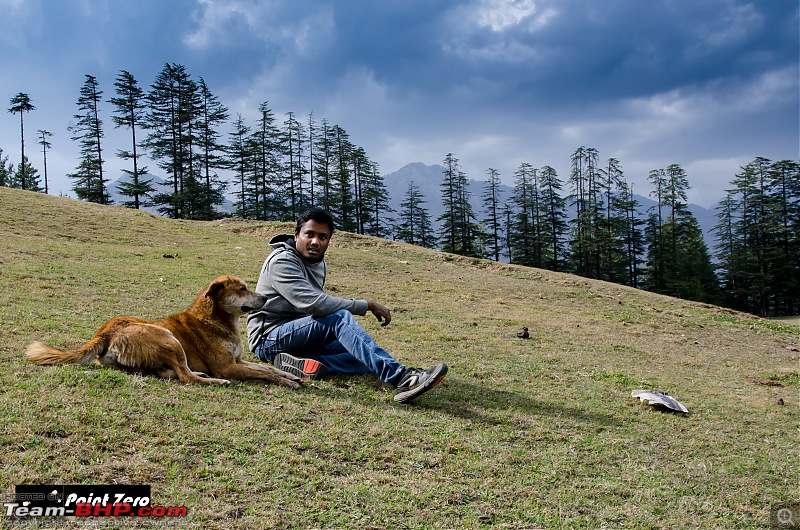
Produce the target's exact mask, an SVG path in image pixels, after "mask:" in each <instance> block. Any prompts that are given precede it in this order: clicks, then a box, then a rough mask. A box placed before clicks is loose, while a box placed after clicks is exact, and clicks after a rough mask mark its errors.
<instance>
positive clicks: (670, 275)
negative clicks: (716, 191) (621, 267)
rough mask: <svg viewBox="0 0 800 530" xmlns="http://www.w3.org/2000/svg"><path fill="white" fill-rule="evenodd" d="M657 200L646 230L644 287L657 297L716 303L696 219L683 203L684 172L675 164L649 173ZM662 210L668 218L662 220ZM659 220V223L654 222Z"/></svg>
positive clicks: (713, 280) (715, 290)
mask: <svg viewBox="0 0 800 530" xmlns="http://www.w3.org/2000/svg"><path fill="white" fill-rule="evenodd" d="M651 179H652V181H653V182H654V183H655V184H656V186H657V191H656V193H657V196H658V197H659V198H660V202H659V208H658V215H656V214H655V213H653V214H651V216H650V219H649V220H648V227H647V229H646V237H647V240H648V241H647V242H648V260H647V263H648V277H647V281H646V283H645V287H646V288H647V289H648V290H650V291H654V292H657V293H661V294H667V295H671V296H677V297H680V298H687V299H690V300H697V301H702V302H715V301H717V300H718V287H719V285H718V280H717V277H716V275H715V274H714V269H713V266H712V264H711V258H710V256H709V253H708V248H707V247H706V244H705V242H704V241H703V234H702V231H701V230H700V226H699V224H698V222H697V219H695V217H694V216H693V215H692V214H691V212H689V210H688V208H687V206H686V203H685V200H686V195H687V194H686V191H687V190H688V188H689V183H688V179H687V178H686V173H685V172H684V171H683V168H681V167H680V166H679V165H677V164H672V165H670V166H669V167H668V168H667V169H666V170H657V171H655V172H651ZM663 208H668V209H669V215H668V217H667V218H666V220H664V219H665V218H664V217H663ZM659 219H660V220H661V223H660V224H659V223H658V221H659Z"/></svg>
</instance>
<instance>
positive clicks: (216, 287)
mask: <svg viewBox="0 0 800 530" xmlns="http://www.w3.org/2000/svg"><path fill="white" fill-rule="evenodd" d="M223 289H225V284H224V283H222V282H214V283H212V284H211V285H209V286H208V290H206V298H216V297H217V295H219V293H221V292H222V290H223Z"/></svg>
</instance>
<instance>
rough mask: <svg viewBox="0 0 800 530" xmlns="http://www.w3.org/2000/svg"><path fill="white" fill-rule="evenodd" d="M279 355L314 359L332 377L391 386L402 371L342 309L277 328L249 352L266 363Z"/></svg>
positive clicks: (387, 353) (399, 365) (294, 321)
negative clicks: (374, 379)
mask: <svg viewBox="0 0 800 530" xmlns="http://www.w3.org/2000/svg"><path fill="white" fill-rule="evenodd" d="M281 352H286V353H288V354H291V355H294V356H296V357H305V358H311V359H316V360H317V361H319V362H321V363H322V364H324V365H325V366H326V367H327V368H328V370H329V371H331V372H333V373H337V372H338V373H342V374H366V373H370V372H372V373H374V374H377V375H378V377H379V378H380V380H381V381H383V382H384V383H391V382H393V381H394V379H395V378H397V377H398V376H399V375H400V374H401V373H402V372H403V369H404V368H405V367H404V366H403V365H402V364H400V363H399V362H397V361H396V360H395V359H394V358H393V357H392V356H391V355H390V354H389V352H387V351H386V350H384V349H383V348H381V347H380V346H378V344H377V343H376V342H375V341H374V340H373V338H372V337H370V336H369V334H368V333H367V332H366V331H365V330H364V328H363V327H361V324H359V323H358V322H357V321H356V319H355V318H353V315H352V314H350V312H349V311H346V310H344V309H342V310H339V311H335V312H333V313H331V314H330V315H326V316H324V317H312V316H307V317H303V318H298V319H297V320H292V321H291V322H287V323H285V324H281V325H280V326H278V327H276V328H275V329H273V330H272V331H270V332H269V333H267V335H266V336H265V337H264V340H262V341H261V343H260V344H259V345H258V346H256V348H255V350H254V351H253V353H255V355H256V357H258V358H259V359H261V360H262V361H266V362H272V360H273V359H274V358H275V356H276V355H277V354H279V353H281Z"/></svg>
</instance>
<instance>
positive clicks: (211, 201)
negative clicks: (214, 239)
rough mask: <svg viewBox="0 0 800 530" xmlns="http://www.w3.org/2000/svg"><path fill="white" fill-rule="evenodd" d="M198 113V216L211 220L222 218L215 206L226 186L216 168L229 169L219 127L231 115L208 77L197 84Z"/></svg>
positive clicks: (221, 200)
mask: <svg viewBox="0 0 800 530" xmlns="http://www.w3.org/2000/svg"><path fill="white" fill-rule="evenodd" d="M197 97H198V103H199V107H198V111H199V112H198V114H197V117H196V121H197V124H196V126H195V128H196V130H197V131H196V137H197V140H196V141H197V147H198V150H199V154H198V156H197V158H199V166H200V171H199V176H198V177H199V180H200V186H199V196H200V197H199V199H200V200H199V201H198V203H199V206H198V209H197V213H196V215H195V216H194V218H195V219H203V220H211V219H215V218H217V217H219V214H218V213H217V212H216V209H215V206H217V205H219V204H222V202H223V201H224V192H225V188H226V185H225V183H224V182H223V181H222V179H221V178H220V176H219V175H218V174H217V170H220V169H225V168H227V167H228V166H227V159H226V157H225V146H224V145H223V144H222V143H221V142H220V137H221V134H220V132H219V127H221V126H222V125H224V124H225V123H226V122H227V121H228V118H229V117H230V115H229V114H228V109H227V107H225V106H224V105H223V104H222V103H221V102H220V101H219V98H217V96H215V95H214V94H212V93H211V90H210V89H209V88H208V85H206V81H205V79H203V78H202V77H201V78H199V82H198V83H197Z"/></svg>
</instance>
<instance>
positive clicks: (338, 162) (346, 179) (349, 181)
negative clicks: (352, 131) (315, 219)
mask: <svg viewBox="0 0 800 530" xmlns="http://www.w3.org/2000/svg"><path fill="white" fill-rule="evenodd" d="M333 137H334V144H333V155H334V163H333V171H334V173H333V175H332V177H333V183H332V186H331V204H330V210H331V211H332V214H333V215H334V219H337V220H338V223H339V226H340V227H341V229H342V230H344V231H345V232H355V231H356V230H357V229H358V224H357V219H356V213H355V199H354V197H353V193H354V192H353V175H352V173H351V163H350V162H351V159H352V156H353V150H354V148H355V147H354V146H353V144H352V143H351V142H350V136H349V135H348V134H347V131H345V130H344V129H342V128H341V127H340V126H338V125H335V126H334V127H333Z"/></svg>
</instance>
